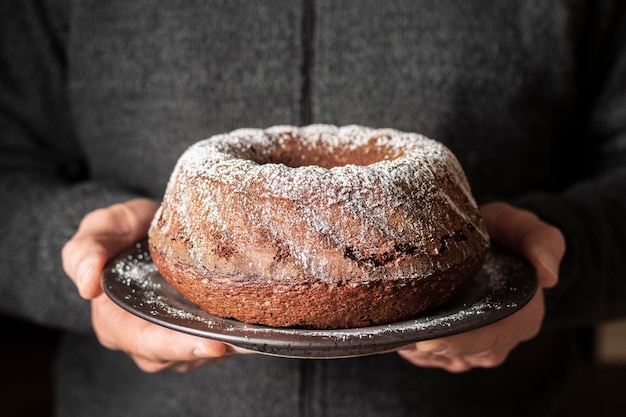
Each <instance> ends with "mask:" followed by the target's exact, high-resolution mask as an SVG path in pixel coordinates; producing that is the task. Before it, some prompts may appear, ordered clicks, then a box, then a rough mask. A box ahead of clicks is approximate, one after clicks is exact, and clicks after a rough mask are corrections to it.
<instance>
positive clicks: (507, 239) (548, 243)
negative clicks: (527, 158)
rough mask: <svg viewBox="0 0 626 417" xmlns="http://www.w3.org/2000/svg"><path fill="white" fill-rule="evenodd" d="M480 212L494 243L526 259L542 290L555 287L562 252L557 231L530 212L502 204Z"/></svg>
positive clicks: (486, 207)
mask: <svg viewBox="0 0 626 417" xmlns="http://www.w3.org/2000/svg"><path fill="white" fill-rule="evenodd" d="M481 213H482V214H483V217H484V218H485V224H486V226H487V230H488V232H489V235H490V236H491V237H492V238H493V240H494V241H496V242H498V243H500V244H502V245H503V246H505V247H508V248H509V249H511V250H513V251H515V252H517V253H519V254H521V255H522V256H524V257H525V258H526V259H528V261H529V262H530V263H531V264H532V265H533V267H534V268H535V270H536V271H537V278H538V281H539V285H540V286H541V287H543V288H549V287H552V286H554V285H556V283H557V282H558V274H559V265H560V262H561V259H562V258H563V255H564V253H565V239H564V237H563V234H562V233H561V231H560V230H559V229H557V228H556V227H554V226H552V225H550V224H548V223H545V222H544V221H542V220H541V219H539V217H538V216H537V215H535V214H534V213H532V212H530V211H527V210H522V209H519V208H516V207H514V206H512V205H510V204H507V203H503V202H495V203H489V204H486V205H484V206H482V207H481Z"/></svg>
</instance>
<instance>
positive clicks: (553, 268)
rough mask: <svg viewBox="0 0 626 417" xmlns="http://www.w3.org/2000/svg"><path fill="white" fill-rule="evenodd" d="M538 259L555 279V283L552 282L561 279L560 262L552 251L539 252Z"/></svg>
mask: <svg viewBox="0 0 626 417" xmlns="http://www.w3.org/2000/svg"><path fill="white" fill-rule="evenodd" d="M537 261H538V262H539V264H541V266H543V268H544V269H545V270H546V271H547V272H548V274H550V277H551V278H552V279H553V283H550V284H552V285H553V284H555V283H556V281H557V280H558V279H559V262H558V261H557V259H556V258H555V257H554V256H553V255H552V254H551V253H550V252H539V253H538V254H537Z"/></svg>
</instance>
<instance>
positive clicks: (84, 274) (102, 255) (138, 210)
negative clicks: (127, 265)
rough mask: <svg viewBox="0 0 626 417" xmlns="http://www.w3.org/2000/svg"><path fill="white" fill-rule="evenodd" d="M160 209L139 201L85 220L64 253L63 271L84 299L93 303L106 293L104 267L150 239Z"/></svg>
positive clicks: (150, 201)
mask: <svg viewBox="0 0 626 417" xmlns="http://www.w3.org/2000/svg"><path fill="white" fill-rule="evenodd" d="M157 208H158V203H156V202H154V201H152V200H148V199H136V200H131V201H128V202H125V203H118V204H114V205H112V206H109V207H105V208H101V209H97V210H94V211H92V212H90V213H88V214H87V215H86V216H85V217H84V218H83V220H82V221H81V223H80V226H79V227H78V230H77V231H76V234H74V236H73V237H72V238H71V239H70V240H69V241H68V242H67V243H66V244H65V245H64V247H63V250H62V253H61V257H62V261H63V269H64V271H65V273H66V274H67V275H68V276H69V277H70V279H71V280H72V281H73V282H74V284H75V285H76V287H77V288H78V292H79V294H80V295H81V297H83V298H86V299H92V298H94V297H97V296H98V295H99V294H101V293H102V288H101V285H100V274H101V273H102V270H103V268H104V265H105V264H106V262H107V261H108V260H109V259H110V258H112V257H113V256H115V255H116V254H117V253H118V252H120V251H121V250H122V249H124V248H126V247H127V246H129V245H131V244H133V243H135V242H137V241H138V240H140V239H142V238H144V237H145V236H146V234H147V232H148V228H149V226H150V222H151V221H152V217H153V216H154V213H155V212H156V210H157Z"/></svg>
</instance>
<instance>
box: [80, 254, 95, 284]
mask: <svg viewBox="0 0 626 417" xmlns="http://www.w3.org/2000/svg"><path fill="white" fill-rule="evenodd" d="M93 268H94V263H93V262H92V261H89V260H86V261H83V262H81V264H80V265H78V271H77V272H76V287H78V289H79V290H80V288H81V287H82V285H83V283H84V282H85V280H86V279H87V278H89V276H90V275H91V273H92V272H93Z"/></svg>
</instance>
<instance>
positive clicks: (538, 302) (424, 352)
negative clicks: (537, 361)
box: [398, 290, 545, 372]
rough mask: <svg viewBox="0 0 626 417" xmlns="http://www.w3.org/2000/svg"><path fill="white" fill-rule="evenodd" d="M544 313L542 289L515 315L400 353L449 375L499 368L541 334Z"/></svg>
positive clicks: (412, 346) (419, 363) (419, 344)
mask: <svg viewBox="0 0 626 417" xmlns="http://www.w3.org/2000/svg"><path fill="white" fill-rule="evenodd" d="M544 311H545V310H544V308H543V291H541V290H539V291H537V293H536V294H535V295H534V296H533V298H532V299H531V300H530V302H529V303H528V304H527V305H526V306H524V307H523V308H522V309H521V310H520V311H518V312H517V313H516V314H514V315H512V316H509V317H507V318H504V319H502V320H500V321H497V322H495V323H492V324H490V325H487V326H485V327H482V328H479V329H476V330H472V331H469V332H466V333H461V334H458V335H454V336H449V337H444V338H439V339H433V340H426V341H421V342H417V343H414V344H411V345H408V346H405V347H403V348H401V349H399V350H398V353H399V354H400V355H401V356H402V357H404V358H405V359H407V360H408V361H410V362H411V363H413V364H415V365H418V366H427V367H439V368H443V369H446V370H448V371H450V372H464V371H466V370H467V369H469V368H472V367H482V368H491V367H495V366H499V365H501V364H502V363H503V362H504V361H505V360H506V358H507V357H508V355H509V353H510V352H511V351H512V350H513V349H514V348H515V347H516V346H517V345H518V344H520V343H522V342H524V341H527V340H530V339H532V338H533V337H535V336H536V335H537V334H538V332H539V330H540V327H541V321H542V320H543V315H544Z"/></svg>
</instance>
